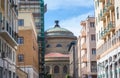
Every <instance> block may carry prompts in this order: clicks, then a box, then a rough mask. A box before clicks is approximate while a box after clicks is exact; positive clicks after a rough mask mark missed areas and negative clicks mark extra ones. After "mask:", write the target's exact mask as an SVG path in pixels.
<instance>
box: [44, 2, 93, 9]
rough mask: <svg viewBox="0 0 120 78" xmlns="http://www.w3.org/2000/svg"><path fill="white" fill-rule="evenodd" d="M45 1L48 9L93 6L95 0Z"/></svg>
mask: <svg viewBox="0 0 120 78" xmlns="http://www.w3.org/2000/svg"><path fill="white" fill-rule="evenodd" d="M45 3H47V8H48V10H56V9H70V8H72V7H91V6H93V0H45Z"/></svg>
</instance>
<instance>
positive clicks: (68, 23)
mask: <svg viewBox="0 0 120 78" xmlns="http://www.w3.org/2000/svg"><path fill="white" fill-rule="evenodd" d="M93 13H94V12H93V11H90V12H88V13H86V14H82V15H79V16H76V17H71V18H69V19H66V20H60V26H61V27H62V28H66V29H68V30H70V31H72V32H73V33H74V35H75V36H79V35H80V30H81V26H80V22H81V21H82V20H85V19H86V18H87V17H88V16H89V15H90V16H91V15H92V16H93Z"/></svg>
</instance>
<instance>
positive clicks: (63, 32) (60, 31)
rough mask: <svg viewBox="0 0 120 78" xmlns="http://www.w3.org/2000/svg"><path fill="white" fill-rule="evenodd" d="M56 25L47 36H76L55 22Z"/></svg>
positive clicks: (48, 31)
mask: <svg viewBox="0 0 120 78" xmlns="http://www.w3.org/2000/svg"><path fill="white" fill-rule="evenodd" d="M55 23H56V25H55V26H54V27H53V28H50V29H48V30H47V31H46V36H74V35H73V33H72V32H71V31H69V30H67V29H65V28H61V27H60V26H59V25H58V23H59V21H55Z"/></svg>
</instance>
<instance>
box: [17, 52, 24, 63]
mask: <svg viewBox="0 0 120 78" xmlns="http://www.w3.org/2000/svg"><path fill="white" fill-rule="evenodd" d="M23 61H24V55H23V54H19V55H18V62H23Z"/></svg>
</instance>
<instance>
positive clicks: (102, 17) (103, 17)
mask: <svg viewBox="0 0 120 78" xmlns="http://www.w3.org/2000/svg"><path fill="white" fill-rule="evenodd" d="M100 19H101V20H102V21H104V20H105V16H103V11H102V10H101V11H100Z"/></svg>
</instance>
